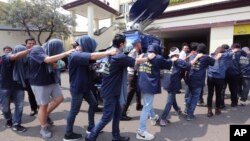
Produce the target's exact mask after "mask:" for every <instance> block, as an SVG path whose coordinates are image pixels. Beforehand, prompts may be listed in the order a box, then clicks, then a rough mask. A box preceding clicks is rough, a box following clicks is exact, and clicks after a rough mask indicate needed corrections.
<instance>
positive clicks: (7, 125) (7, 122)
mask: <svg viewBox="0 0 250 141" xmlns="http://www.w3.org/2000/svg"><path fill="white" fill-rule="evenodd" d="M5 127H9V128H11V127H12V120H10V119H9V120H7V121H6V123H5Z"/></svg>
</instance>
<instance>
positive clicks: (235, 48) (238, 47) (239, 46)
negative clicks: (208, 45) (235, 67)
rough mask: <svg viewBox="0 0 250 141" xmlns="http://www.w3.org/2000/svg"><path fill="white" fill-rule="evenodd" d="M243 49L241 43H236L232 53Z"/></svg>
mask: <svg viewBox="0 0 250 141" xmlns="http://www.w3.org/2000/svg"><path fill="white" fill-rule="evenodd" d="M240 48H241V45H240V44H239V43H234V44H232V46H231V49H232V51H238V50H239V49H240Z"/></svg>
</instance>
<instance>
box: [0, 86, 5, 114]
mask: <svg viewBox="0 0 250 141" xmlns="http://www.w3.org/2000/svg"><path fill="white" fill-rule="evenodd" d="M2 93H4V90H2V89H1V88H0V110H1V111H2V108H3V105H2V95H3V94H2Z"/></svg>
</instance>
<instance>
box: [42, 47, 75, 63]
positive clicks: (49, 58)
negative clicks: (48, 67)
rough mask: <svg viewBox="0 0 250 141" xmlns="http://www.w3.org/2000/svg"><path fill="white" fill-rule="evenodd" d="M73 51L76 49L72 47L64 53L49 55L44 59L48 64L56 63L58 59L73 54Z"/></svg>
mask: <svg viewBox="0 0 250 141" xmlns="http://www.w3.org/2000/svg"><path fill="white" fill-rule="evenodd" d="M73 51H75V49H71V50H69V51H66V52H64V53H61V54H58V55H53V56H47V57H46V58H45V59H44V62H45V63H47V64H52V63H55V62H56V61H58V60H60V59H62V58H64V57H66V56H68V55H69V54H71V53H72V52H73Z"/></svg>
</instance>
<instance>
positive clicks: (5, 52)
mask: <svg viewBox="0 0 250 141" xmlns="http://www.w3.org/2000/svg"><path fill="white" fill-rule="evenodd" d="M10 52H12V48H11V47H10V46H5V47H4V48H3V53H4V54H7V53H10Z"/></svg>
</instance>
